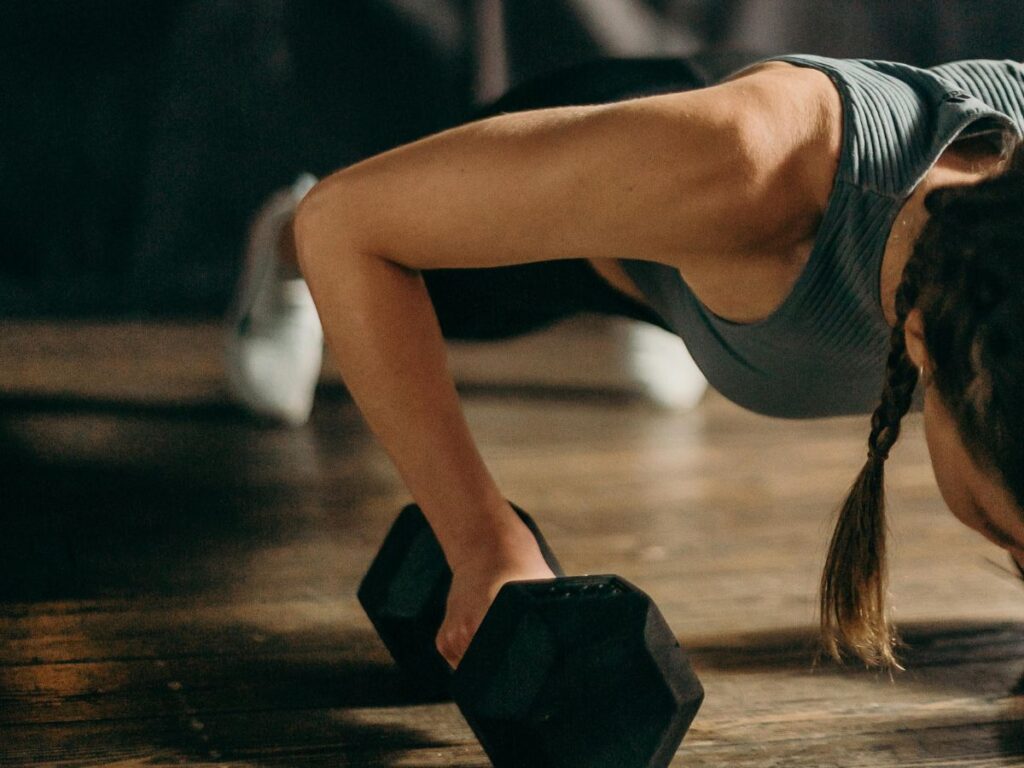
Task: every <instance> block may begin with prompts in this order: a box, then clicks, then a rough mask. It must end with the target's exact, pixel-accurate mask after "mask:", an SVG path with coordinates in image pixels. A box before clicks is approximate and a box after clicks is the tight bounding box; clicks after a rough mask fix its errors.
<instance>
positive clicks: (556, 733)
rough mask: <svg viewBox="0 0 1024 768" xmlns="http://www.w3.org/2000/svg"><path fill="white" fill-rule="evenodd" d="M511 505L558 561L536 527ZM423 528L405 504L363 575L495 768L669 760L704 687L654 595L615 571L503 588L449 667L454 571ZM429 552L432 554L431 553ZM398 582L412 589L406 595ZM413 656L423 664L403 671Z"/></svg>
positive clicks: (368, 603) (424, 679)
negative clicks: (446, 646)
mask: <svg viewBox="0 0 1024 768" xmlns="http://www.w3.org/2000/svg"><path fill="white" fill-rule="evenodd" d="M517 511H518V512H519V513H520V515H521V516H523V518H524V520H525V521H527V524H528V525H530V527H531V530H533V531H534V534H535V535H536V536H537V537H538V542H539V543H540V544H541V547H542V550H543V551H544V553H545V556H546V557H548V560H549V563H551V562H553V560H554V558H553V556H551V557H549V555H550V550H548V549H547V545H546V544H545V543H544V542H543V537H541V536H540V533H539V531H538V530H537V529H536V526H534V525H533V524H532V521H530V520H529V517H528V516H526V515H525V513H522V512H521V511H519V510H517ZM425 536H429V538H431V539H433V535H432V534H431V533H430V528H429V526H428V525H427V522H426V520H425V519H424V518H423V516H422V513H420V511H419V509H418V508H416V507H407V508H406V509H405V510H403V512H402V515H401V516H400V517H399V520H398V522H396V523H395V525H394V527H393V528H392V531H391V533H390V534H389V536H388V539H387V540H386V541H385V543H384V546H383V547H382V548H381V552H380V554H379V555H378V556H377V560H375V561H374V564H373V566H372V567H371V568H370V571H369V573H368V574H367V576H366V579H365V580H364V581H363V585H362V587H361V588H360V600H361V601H362V602H363V606H364V608H366V610H367V613H368V614H369V615H370V618H371V620H372V621H373V623H374V625H375V626H376V627H377V628H378V631H381V628H382V627H383V628H384V629H383V631H381V636H382V639H383V640H384V642H385V644H386V645H387V646H388V648H389V650H391V652H392V655H393V656H394V657H395V660H396V661H397V662H398V663H399V665H400V666H401V667H402V669H403V671H405V672H406V674H409V675H410V676H411V677H412V679H414V680H416V681H417V682H418V683H420V684H421V685H422V684H429V685H431V686H435V688H434V689H433V690H434V691H438V690H440V687H441V686H442V685H443V684H447V685H448V686H449V688H450V690H451V692H452V694H453V696H454V698H455V701H456V703H457V704H458V706H459V709H460V710H461V711H462V714H463V716H464V717H465V718H466V721H467V722H468V723H469V725H470V727H471V728H472V729H473V732H474V733H475V734H476V736H477V738H478V739H479V740H480V743H481V744H482V745H483V747H484V749H485V751H486V752H487V754H488V756H489V757H490V758H491V761H492V762H493V763H494V765H495V766H496V767H497V768H511V767H513V766H515V767H519V766H524V767H525V766H530V767H531V768H584V767H585V768H613V766H614V768H664V766H667V765H668V764H669V763H670V762H671V760H672V757H673V755H674V754H675V751H676V749H677V748H678V746H679V744H680V742H681V741H682V738H683V736H684V735H685V733H686V730H687V728H689V726H690V723H691V722H692V720H693V718H694V716H695V715H696V714H697V710H698V709H699V707H700V704H701V702H702V700H703V697H704V691H703V689H702V687H701V685H700V681H699V680H698V679H697V677H696V675H695V674H694V672H693V670H692V669H691V668H690V665H689V663H688V661H687V660H686V657H685V654H684V653H683V651H682V650H681V649H680V647H679V644H678V643H677V642H676V639H675V637H674V636H673V634H672V632H671V630H670V629H669V628H668V625H667V624H666V623H665V620H664V618H663V617H662V615H661V613H660V611H659V610H658V608H657V606H655V605H654V603H653V601H652V600H651V599H650V598H649V597H648V596H647V595H645V594H644V593H643V592H641V591H640V590H639V589H637V588H636V587H634V586H633V585H631V584H629V583H628V582H627V581H625V580H624V579H621V578H619V577H617V576H583V577H574V578H557V579H553V580H550V579H549V580H545V581H525V582H512V583H509V584H506V585H505V586H504V587H503V588H502V589H501V591H500V592H499V593H498V596H497V598H495V601H494V604H493V605H492V606H491V608H490V610H489V611H488V613H487V616H486V617H485V618H484V621H483V623H482V624H481V626H480V628H479V630H478V631H477V634H476V636H475V637H474V638H473V642H472V643H471V644H470V647H469V649H468V650H467V651H466V655H465V656H464V657H463V659H462V662H461V663H460V665H459V668H458V670H456V671H455V672H454V673H453V672H451V670H450V669H449V668H448V666H447V664H445V663H444V660H443V659H441V657H440V654H438V653H437V651H436V649H435V648H434V645H433V644H434V637H435V636H436V634H437V630H438V629H439V628H440V624H441V621H442V620H443V616H444V604H445V602H444V601H445V594H441V595H440V596H438V595H437V594H436V590H437V589H438V585H441V584H443V585H444V589H445V593H446V591H447V585H448V584H450V580H451V574H450V572H448V570H447V565H446V564H445V561H444V558H443V556H441V555H440V547H439V546H438V545H437V542H436V540H434V542H433V545H432V547H431V546H428V545H427V543H426V542H425V539H424V537H425ZM435 548H436V553H435V554H436V557H434V556H432V557H431V558H425V557H423V553H424V552H425V551H428V550H429V551H433V550H434V549H435ZM402 552H405V555H404V556H403V555H402ZM382 558H383V559H385V560H386V561H387V562H386V563H381V562H380V561H381V559H382ZM396 558H397V560H396ZM407 558H408V561H407V562H400V561H406V559H407ZM428 561H429V563H428ZM428 564H432V565H430V567H429V568H428V567H427V566H428ZM555 565H556V566H557V563H555ZM437 569H441V570H442V571H444V572H446V573H447V576H446V577H445V575H444V574H443V573H442V574H438V573H437V572H436V571H437ZM552 570H553V571H555V572H556V573H557V572H558V569H557V568H555V567H552ZM389 576H390V577H391V578H388V577H389ZM382 579H383V581H382ZM404 587H409V588H410V589H411V592H413V593H414V596H413V597H412V598H411V599H408V598H407V596H406V597H403V596H402V594H401V593H402V589H403V588H404ZM427 595H430V599H427V597H425V596H427ZM428 604H429V605H430V609H429V613H430V619H429V621H428V620H426V619H424V620H423V621H422V622H421V624H420V625H419V626H417V628H416V629H415V630H414V631H413V634H414V635H415V637H416V641H415V642H412V636H411V635H408V634H404V633H403V632H402V629H401V628H400V627H401V626H406V627H409V626H410V624H409V620H410V614H412V613H415V608H416V607H417V606H419V607H425V606H427V605H428ZM395 616H401V617H402V621H401V622H396V621H395V619H394V617H395ZM413 623H415V622H413ZM427 625H429V626H427ZM418 664H422V665H423V666H424V669H427V670H428V671H427V672H426V673H424V672H423V671H422V670H417V669H409V668H408V667H409V665H418Z"/></svg>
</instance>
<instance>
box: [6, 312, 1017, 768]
mask: <svg viewBox="0 0 1024 768" xmlns="http://www.w3.org/2000/svg"><path fill="white" fill-rule="evenodd" d="M573 333H576V334H580V333H586V330H585V328H583V329H581V328H577V329H575V330H574V331H573ZM595 343H600V342H599V341H595V340H594V339H593V338H588V339H587V340H586V343H579V337H576V338H575V339H573V338H567V340H566V351H567V354H568V355H571V354H572V352H573V350H575V349H579V350H586V349H593V348H594V344H595ZM219 344H220V336H219V331H218V330H217V329H216V328H214V327H212V326H208V325H201V324H200V325H195V324H192V325H186V324H181V325H171V324H159V325H143V324H127V325H101V324H97V325H91V326H83V325H78V326H68V325H61V324H52V323H51V324H8V325H7V326H5V328H4V330H3V333H0V766H35V765H64V766H70V765H76V766H77V765H83V766H101V765H103V766H142V765H146V766H151V765H189V766H208V765H226V764H230V765H234V766H253V767H254V768H255V767H257V766H292V765H294V766H324V767H325V768H326V767H327V766H331V767H332V768H333V767H335V766H424V767H426V766H485V765H487V761H486V759H485V757H484V756H483V753H482V752H481V750H480V748H479V747H478V746H477V744H476V743H475V741H474V740H473V738H472V735H471V734H470V732H469V731H468V729H467V728H466V726H465V724H464V723H463V722H462V720H461V719H460V717H459V716H458V713H457V712H456V710H455V709H454V707H453V706H452V705H450V704H437V703H430V702H423V701H415V700H414V699H411V698H410V697H409V695H408V694H407V692H406V691H405V690H404V689H403V687H402V683H401V680H400V679H399V678H398V677H397V675H396V674H395V672H394V670H393V669H392V667H391V666H390V664H389V662H388V658H387V655H386V652H385V651H384V650H383V648H382V647H381V645H380V643H379V642H378V641H377V639H376V637H375V636H374V634H373V632H372V630H371V628H370V626H369V623H368V622H367V620H366V619H365V617H364V616H363V615H362V613H361V611H360V610H359V607H358V605H357V603H356V601H355V597H354V592H355V587H356V585H357V584H358V581H359V578H360V577H361V575H362V573H363V571H364V570H365V568H366V567H367V565H368V564H369V561H370V559H371V558H372V556H373V554H374V551H375V548H376V546H377V545H378V544H379V542H380V540H381V539H382V537H383V535H384V533H385V531H386V529H387V526H388V525H389V523H390V522H391V519H392V518H393V516H394V514H396V513H397V510H398V508H399V506H400V505H401V504H402V503H403V502H404V501H405V500H406V494H405V493H404V491H403V489H402V488H401V486H400V485H399V483H398V481H397V479H396V477H395V474H394V473H393V472H392V470H391V469H390V467H389V466H388V464H387V461H386V459H385V457H384V455H383V453H382V452H381V451H380V450H379V449H378V448H377V447H376V446H375V445H374V444H373V442H372V440H371V439H370V438H369V436H368V435H367V433H366V431H365V429H364V427H363V426H362V422H361V420H360V418H359V415H358V413H356V412H355V411H354V409H353V408H352V406H351V404H350V403H349V402H348V401H347V400H346V399H345V397H344V393H343V390H342V389H341V387H340V385H339V384H338V382H337V378H336V376H334V375H333V374H330V373H328V375H327V376H326V377H325V380H324V384H323V388H322V390H323V391H322V392H321V396H320V400H319V402H318V406H317V409H316V412H315V418H314V419H313V421H312V423H311V424H310V425H309V426H307V427H306V428H303V429H300V430H292V431H289V430H278V429H273V428H269V427H267V426H266V425H260V424H254V423H252V422H250V421H248V420H247V419H246V418H245V417H244V416H243V415H242V414H240V413H239V412H238V411H237V410H236V409H234V408H233V407H231V406H230V405H229V404H228V402H227V400H226V398H225V396H224V393H223V389H222V385H221V382H220V373H219V365H218V360H217V353H218V350H219ZM460 354H466V351H465V350H462V351H461V352H460ZM586 363H587V361H586V360H585V359H581V360H580V361H579V364H580V365H586ZM528 365H529V361H524V366H528ZM466 408H467V412H468V415H469V418H470V420H471V422H472V424H473V426H474V429H475V431H476V434H477V435H478V437H479V440H480V442H481V445H482V449H483V451H484V453H485V455H486V457H487V459H488V461H489V462H490V464H491V466H492V467H493V469H494V471H495V473H496V474H497V476H498V477H499V479H500V482H501V484H502V487H503V488H504V489H505V491H506V492H507V494H508V495H509V496H510V497H511V498H513V499H515V500H516V501H517V502H518V503H520V504H521V505H522V506H523V507H525V508H526V509H527V510H529V511H530V512H531V513H532V514H533V515H534V516H535V517H536V518H537V519H538V522H539V523H540V524H541V526H542V527H543V528H544V531H545V534H546V536H547V537H548V539H549V541H550V542H551V544H552V546H553V547H554V548H555V550H556V551H557V552H558V554H559V557H560V558H561V560H562V562H563V564H564V565H565V566H566V567H567V569H569V570H571V571H574V572H580V573H602V572H617V573H620V574H621V575H623V576H625V577H626V578H628V579H630V580H631V581H634V582H635V583H637V584H638V585H640V586H641V587H643V588H644V589H646V590H647V591H649V592H650V593H651V595H652V596H653V597H654V598H655V600H657V601H658V603H659V605H660V607H661V608H662V610H663V612H664V613H665V615H666V618H667V619H668V621H669V623H670V625H671V626H672V627H673V628H674V629H675V631H676V633H677V634H678V636H679V638H680V640H681V642H682V643H683V645H684V646H685V647H686V648H687V649H688V650H689V652H690V654H691V657H692V660H693V663H694V665H695V667H696V668H697V670H698V672H699V674H700V675H701V678H702V680H703V682H704V684H705V687H706V689H707V699H706V702H705V705H704V708H703V709H702V711H701V713H700V715H699V716H698V718H697V720H696V722H695V723H694V725H693V727H692V729H691V731H690V733H689V735H688V736H687V738H686V741H685V742H684V743H683V747H682V749H681V751H680V753H679V755H678V756H677V760H676V762H675V763H674V765H680V766H682V765H685V766H739V767H740V768H744V767H746V766H751V767H753V766H758V767H759V768H764V767H765V766H807V767H808V768H810V767H812V766H813V767H814V768H822V767H824V766H844V767H845V766H913V767H918V766H920V767H924V766H927V767H929V768H932V767H933V766H961V765H962V766H978V767H985V768H989V767H994V766H1019V765H1024V697H1021V696H1019V695H1018V692H1019V691H1021V690H1024V686H1022V684H1021V683H1020V682H1019V678H1020V676H1021V673H1022V672H1024V610H1022V608H1024V593H1022V585H1021V583H1020V582H1019V581H1017V580H1015V579H1013V578H1011V577H1010V576H1009V575H1008V574H1007V573H1006V572H1005V571H1003V570H1000V567H1001V566H1002V565H1003V564H1005V563H1006V562H1007V561H1006V560H1005V558H1004V557H1002V555H1001V553H999V552H998V551H997V550H995V549H994V548H992V547H991V546H990V545H988V544H986V543H985V542H984V541H982V540H981V539H980V538H979V537H977V536H976V535H974V534H972V533H971V532H970V531H968V530H966V529H964V528H962V527H961V526H960V525H959V524H958V523H957V522H956V521H955V520H954V519H953V518H952V516H951V515H949V514H948V513H947V512H946V511H945V510H944V509H943V507H942V505H941V502H940V500H939V498H938V495H937V492H936V491H935V489H934V487H933V481H932V478H931V470H930V467H929V464H928V459H927V453H926V451H925V448H924V445H923V441H922V440H921V434H920V432H921V428H920V423H919V421H918V420H917V419H916V418H912V419H911V420H910V422H909V424H908V429H907V433H906V437H905V438H904V439H903V440H902V441H901V444H900V445H899V446H898V447H897V449H896V451H895V452H894V457H893V460H892V466H891V471H890V478H889V479H890V482H889V489H890V499H891V505H892V520H891V522H892V528H893V539H892V541H893V558H892V564H893V580H892V590H891V591H892V600H893V606H894V609H895V612H896V617H897V619H898V621H899V624H900V626H901V629H902V631H903V637H904V640H905V642H906V647H905V649H904V651H903V654H902V658H903V661H904V663H905V666H906V668H907V669H906V671H905V672H900V673H896V674H895V675H893V676H892V677H891V678H890V677H889V676H887V675H884V674H878V673H873V672H868V671H864V670H861V669H858V668H856V667H855V666H850V667H846V668H840V667H837V666H836V665H833V664H831V663H827V662H818V663H816V654H815V644H814V622H815V610H814V608H815V588H816V583H817V578H818V569H819V568H820V566H821V562H822V560H823V556H824V549H825V544H826V542H827V537H828V534H829V529H830V525H831V521H832V516H833V512H834V509H835V507H836V505H837V503H838V501H839V500H840V498H841V496H842V494H843V492H844V491H845V489H846V487H847V486H848V485H849V483H850V482H851V480H852V479H853V476H854V474H855V473H856V471H857V469H858V465H859V463H860V461H861V459H862V457H863V456H864V441H865V435H866V423H865V420H864V419H833V420H828V421H809V422H792V423H789V422H781V421H775V420H770V419H764V418H759V417H756V416H753V415H750V414H747V413H744V412H742V411H740V410H738V409H736V408H734V407H733V406H731V405H729V404H728V403H726V402H724V401H723V400H721V399H720V398H718V397H716V396H711V397H709V398H708V399H707V401H706V402H705V403H704V404H703V405H702V406H701V407H700V408H699V409H698V410H696V411H694V412H692V413H682V414H681V413H668V412H664V411H660V410H657V409H655V408H652V407H650V406H648V405H646V404H644V403H643V402H641V401H639V400H636V399H634V398H630V397H628V396H626V395H624V394H622V393H602V392H596V391H587V390H584V389H577V390H570V391H566V390H549V389H544V388H538V387H529V386H527V387H519V388H517V387H514V386H510V385H509V384H508V382H507V381H506V382H504V383H503V384H502V386H501V387H500V388H498V387H487V386H483V385H481V384H480V383H479V382H476V383H475V384H474V386H473V387H472V388H470V389H468V390H467V392H466Z"/></svg>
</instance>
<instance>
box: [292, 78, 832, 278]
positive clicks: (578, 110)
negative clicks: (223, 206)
mask: <svg viewBox="0 0 1024 768" xmlns="http://www.w3.org/2000/svg"><path fill="white" fill-rule="evenodd" d="M777 101H778V99H774V98H773V96H772V93H771V87H768V86H764V85H758V82H757V78H754V77H751V78H748V79H746V81H744V80H737V81H733V82H731V83H728V84H725V85H722V86H718V87H716V88H708V89H703V90H697V91H689V92H684V93H674V94H667V95H660V96H653V97H646V98H640V99H633V100H630V101H625V102H618V103H614V104H608V105H598V106H585V107H565V108H556V109H545V110H536V111H530V112H519V113H513V114H506V115H501V116H498V117H494V118H490V119H487V120H482V121H479V122H475V123H471V124H468V125H465V126H462V127H460V128H456V129H453V130H449V131H445V132H443V133H440V134H437V135H435V136H432V137H429V138H427V139H423V140H421V141H417V142H414V143H412V144H408V145H406V146H403V147H400V148H398V149H395V150H392V151H390V152H386V153H384V154H382V155H378V156H376V157H373V158H371V159H369V160H366V161H364V162H362V163H358V164H356V165H354V166H352V167H350V168H348V169H345V170H343V171H340V172H338V173H336V174H334V175H333V176H331V177H329V178H327V179H326V180H325V181H324V182H322V183H321V184H320V185H318V187H317V188H316V189H315V190H314V191H313V192H312V193H311V194H310V195H309V196H308V197H307V199H306V201H305V202H304V203H303V205H302V206H301V208H300V213H299V218H298V221H297V225H296V229H297V232H298V236H299V241H300V251H301V250H303V249H302V247H301V246H302V243H303V241H308V240H309V239H310V238H315V239H316V240H317V241H319V242H320V243H328V242H330V241H331V240H332V239H333V238H344V240H345V241H346V242H348V243H350V244H351V245H352V247H354V248H356V249H358V250H359V251H360V252H362V253H373V254H376V255H379V256H382V257H384V258H387V259H389V260H392V261H394V262H396V263H399V264H402V265H404V266H406V267H409V268H414V269H426V268H438V267H465V266H498V265H506V264H516V263H524V262H531V261H545V260H553V259H564V258H596V259H599V258H621V257H629V258H636V259H646V260H650V261H658V262H662V263H666V264H671V265H675V266H677V267H679V268H684V267H685V266H687V265H688V264H689V265H691V266H692V262H693V261H695V260H700V259H707V258H708V257H712V256H714V255H716V254H724V253H728V254H736V253H741V252H744V251H746V250H751V251H753V250H757V249H758V248H762V249H763V248H764V247H765V246H766V245H769V244H770V243H771V242H773V241H774V240H784V239H785V238H787V237H790V236H791V234H792V232H793V231H795V230H796V229H799V227H800V222H801V220H802V219H803V218H806V215H807V210H808V207H809V206H810V205H811V204H812V202H813V201H812V198H813V197H814V195H815V192H814V190H812V189H809V183H808V175H807V173H806V172H805V171H806V169H805V163H804V161H803V160H802V159H801V157H802V156H801V149H803V148H804V146H805V145H806V144H807V142H808V141H809V139H808V138H807V137H803V136H800V135H797V134H798V133H799V132H797V133H794V132H793V131H792V130H789V132H788V133H786V131H785V130H784V129H785V128H786V127H787V126H786V125H784V123H785V120H783V116H782V115H781V114H780V107H779V105H778V103H777ZM318 250H319V249H318Z"/></svg>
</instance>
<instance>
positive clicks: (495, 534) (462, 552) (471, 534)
mask: <svg viewBox="0 0 1024 768" xmlns="http://www.w3.org/2000/svg"><path fill="white" fill-rule="evenodd" d="M467 522H468V524H467V525H463V526H460V527H459V531H458V535H457V536H455V537H453V539H452V541H451V543H450V545H449V547H447V548H446V551H445V556H446V558H447V559H448V563H449V565H450V566H451V568H452V570H453V571H454V570H458V569H461V568H465V567H471V566H472V565H474V564H476V563H492V564H493V563H499V562H511V561H514V560H517V559H519V558H520V557H522V556H523V555H525V554H531V555H532V554H533V553H534V552H535V551H536V550H537V540H536V539H535V538H534V536H533V533H532V532H531V531H530V529H529V528H527V527H526V524H525V523H524V522H523V521H522V519H521V518H520V517H519V515H518V514H516V512H515V510H514V509H512V506H511V505H510V504H509V503H508V502H507V501H504V500H502V502H501V503H500V504H499V505H496V506H495V507H494V508H492V509H489V510H487V511H486V512H483V513H478V514H477V515H475V516H474V517H473V518H472V520H471V521H467Z"/></svg>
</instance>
